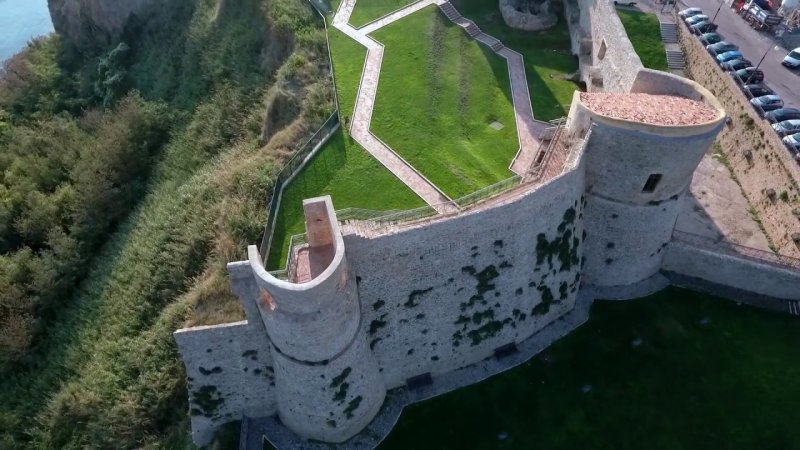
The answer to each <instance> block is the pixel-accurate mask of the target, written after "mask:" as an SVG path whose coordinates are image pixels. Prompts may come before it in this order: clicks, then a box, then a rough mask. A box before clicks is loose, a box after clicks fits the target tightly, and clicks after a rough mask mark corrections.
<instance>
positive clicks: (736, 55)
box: [717, 50, 744, 63]
mask: <svg viewBox="0 0 800 450" xmlns="http://www.w3.org/2000/svg"><path fill="white" fill-rule="evenodd" d="M734 59H744V55H742V52H740V51H739V50H730V51H727V52H725V53H720V54H719V55H717V62H720V63H724V62H727V61H733V60H734Z"/></svg>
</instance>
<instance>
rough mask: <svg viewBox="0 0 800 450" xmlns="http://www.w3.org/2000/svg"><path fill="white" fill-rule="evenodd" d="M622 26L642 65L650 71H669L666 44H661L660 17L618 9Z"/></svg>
mask: <svg viewBox="0 0 800 450" xmlns="http://www.w3.org/2000/svg"><path fill="white" fill-rule="evenodd" d="M617 13H618V14H619V18H620V20H622V25H624V26H625V31H626V32H627V33H628V38H629V39H630V40H631V44H633V49H634V50H636V53H637V54H638V55H639V58H640V59H641V60H642V65H644V66H645V67H647V68H649V69H656V70H667V68H668V67H667V55H666V53H665V52H664V43H663V42H661V29H660V27H659V25H658V16H656V15H655V14H646V13H642V12H638V11H625V10H621V9H618V10H617Z"/></svg>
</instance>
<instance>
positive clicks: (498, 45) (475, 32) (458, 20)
mask: <svg viewBox="0 0 800 450" xmlns="http://www.w3.org/2000/svg"><path fill="white" fill-rule="evenodd" d="M439 9H441V10H442V12H443V13H444V15H445V16H447V18H448V19H449V20H450V21H451V22H453V23H455V24H456V25H458V26H460V27H462V28H463V29H464V30H465V31H466V32H467V34H468V35H469V37H471V38H473V39H476V40H478V41H481V42H483V43H484V44H486V45H488V46H489V47H491V49H492V50H493V51H494V52H499V51H500V50H502V49H503V47H505V46H504V45H503V43H502V42H500V41H499V40H497V39H495V38H493V37H491V36H489V35H487V34H485V33H484V32H483V31H481V29H480V28H478V26H477V25H475V22H473V21H471V20H469V19H467V18H465V17H464V16H462V15H461V14H460V13H459V12H458V10H457V9H456V8H455V7H454V6H453V5H452V4H451V3H450V2H444V3H441V4H439Z"/></svg>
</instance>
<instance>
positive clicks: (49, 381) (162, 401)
mask: <svg viewBox="0 0 800 450" xmlns="http://www.w3.org/2000/svg"><path fill="white" fill-rule="evenodd" d="M213 6H214V5H213V2H197V7H198V8H199V9H198V11H197V14H196V15H195V17H196V18H197V20H199V21H200V23H196V22H193V23H192V24H190V25H189V27H188V30H184V28H179V25H180V26H183V25H181V24H176V25H175V26H176V28H178V29H179V31H180V30H184V31H180V32H179V33H178V36H175V38H176V39H182V40H183V43H181V44H179V45H178V47H180V46H183V45H185V46H186V48H188V47H195V48H196V49H198V50H200V51H202V49H207V50H208V51H209V52H210V53H213V54H217V52H220V51H223V50H220V48H222V47H224V51H223V52H224V53H226V54H227V55H228V56H227V57H228V58H231V59H237V60H239V64H238V65H234V66H231V67H227V68H225V67H222V68H219V69H220V70H228V69H230V70H234V71H235V72H236V73H235V74H231V75H229V74H225V73H214V74H209V73H208V72H206V71H197V72H195V71H191V70H187V71H186V72H185V73H182V74H181V78H184V79H185V81H186V84H192V85H195V84H196V83H200V84H208V83H215V84H216V82H215V80H219V78H217V76H219V77H221V78H223V79H225V80H229V81H232V82H233V83H235V84H237V85H238V86H237V88H231V87H230V86H227V87H226V86H223V85H216V88H215V89H214V90H215V91H217V93H216V94H209V93H208V92H203V91H202V90H195V89H192V90H191V91H190V92H188V93H187V94H185V95H183V94H177V96H176V97H172V98H173V99H176V98H177V99H179V100H180V99H183V100H185V101H186V103H192V104H199V107H197V108H196V109H195V108H193V112H191V113H187V122H188V124H187V125H186V126H185V127H183V128H181V129H180V130H177V129H176V130H175V135H174V137H173V140H172V141H171V143H170V144H169V145H168V146H167V148H166V149H165V150H164V153H163V157H162V159H161V160H160V161H159V163H158V164H157V165H156V167H154V168H153V173H154V176H153V178H152V182H151V184H150V185H149V189H148V193H147V195H146V196H145V197H144V198H143V199H142V200H141V202H140V204H139V205H138V207H137V209H136V211H134V212H132V213H131V215H130V216H129V217H128V218H127V220H125V221H124V222H123V223H121V224H120V225H119V228H118V230H117V231H116V232H115V233H113V234H112V235H111V236H109V239H108V241H107V242H106V244H105V246H104V247H103V248H102V249H101V250H100V251H98V254H97V255H96V256H95V258H94V260H93V262H92V269H91V271H90V273H89V274H88V275H87V277H86V279H85V280H83V282H82V283H81V284H80V286H79V287H78V288H77V292H76V293H75V294H74V295H73V296H70V297H69V298H64V299H63V308H62V309H61V310H59V311H58V320H56V321H53V323H49V324H48V328H47V330H46V331H45V333H44V334H45V335H46V336H45V338H43V340H42V342H41V343H40V345H39V346H38V348H37V350H36V352H35V353H34V354H32V355H31V357H30V358H29V360H28V361H27V362H26V363H25V364H24V365H20V366H19V367H16V370H15V371H14V372H12V373H9V374H3V375H2V376H0V404H2V405H3V407H2V408H0V448H3V449H5V448H15V449H16V448H31V449H53V448H69V449H71V448H120V449H124V448H144V449H155V448H169V449H179V448H194V446H193V445H192V444H191V442H190V434H189V427H188V414H187V411H188V405H187V400H186V386H185V382H184V373H183V366H182V363H181V360H180V357H179V355H178V354H177V351H176V349H175V342H174V340H173V338H172V332H173V331H174V330H175V329H176V328H179V327H180V326H181V325H183V324H184V323H185V320H186V318H187V316H193V313H192V310H193V309H195V308H197V307H198V306H199V305H204V304H205V305H214V306H213V307H211V306H207V308H208V309H213V308H214V307H216V308H225V307H227V306H230V305H233V306H234V308H233V309H235V310H236V311H230V314H231V315H233V316H235V315H236V314H237V313H238V314H239V317H241V315H240V314H241V311H240V307H238V306H237V305H236V300H235V298H234V297H233V296H232V295H231V293H230V291H229V287H228V283H227V279H226V277H225V275H224V273H225V272H224V267H225V263H226V262H227V261H231V260H233V261H235V260H238V259H241V258H243V257H244V256H245V254H244V249H245V245H246V244H247V243H252V242H255V241H257V240H258V237H259V234H260V231H261V230H262V229H263V211H264V210H263V207H264V204H263V199H264V193H265V192H268V190H269V189H270V187H271V184H272V180H273V179H274V175H275V173H276V170H275V166H276V164H275V161H274V160H273V155H276V154H280V150H281V149H283V148H285V145H283V144H281V143H276V144H275V145H273V143H272V141H271V142H270V143H269V144H268V145H267V146H266V147H264V146H262V145H261V144H260V143H259V141H258V139H259V131H260V125H261V123H263V120H264V117H263V110H264V106H263V104H264V99H265V97H266V95H265V92H264V91H265V90H266V88H267V86H268V85H267V83H268V82H269V80H268V78H269V79H272V78H276V79H277V81H276V83H277V82H279V81H281V80H283V78H284V77H285V76H291V77H292V78H291V80H290V81H291V83H292V85H293V86H296V87H302V86H308V80H304V79H301V78H296V77H294V76H292V75H290V72H291V68H288V70H285V71H281V72H279V73H278V75H277V76H276V75H275V74H274V73H270V72H268V71H265V69H269V68H268V67H265V66H263V65H262V64H260V63H261V62H262V61H261V58H260V56H261V55H263V54H264V53H262V52H260V51H258V52H251V50H252V49H253V47H254V45H252V43H253V41H252V40H249V39H250V38H251V36H252V33H256V34H259V33H262V30H260V29H255V28H254V26H253V21H257V22H259V21H260V22H259V23H261V24H266V23H267V20H266V18H265V17H264V15H263V14H264V13H263V12H262V11H263V10H262V9H261V8H262V7H263V6H264V4H263V3H261V2H259V1H257V0H254V1H247V2H240V4H238V7H237V8H236V9H235V10H234V11H235V12H237V13H241V14H236V15H233V16H230V17H229V16H225V17H218V21H217V22H216V26H210V27H205V29H202V28H203V27H204V25H207V23H206V22H204V20H203V18H204V17H209V14H207V13H208V12H210V11H211V8H212V7H213ZM272 7H273V8H270V9H269V14H270V18H272V19H273V21H272V22H273V23H275V24H276V26H277V25H280V26H281V27H283V29H285V30H291V31H292V32H294V33H293V34H294V36H295V37H297V40H298V41H300V40H302V42H303V44H302V45H303V46H307V47H303V49H308V48H309V47H311V46H313V45H315V44H320V42H319V40H318V39H319V38H320V37H322V38H323V39H322V43H324V34H323V33H322V32H321V30H320V27H319V23H318V22H317V21H316V20H317V18H316V16H315V15H312V14H311V11H310V10H309V9H308V5H307V4H306V3H305V1H304V0H285V1H282V2H280V5H275V4H274V3H273V4H272ZM277 7H279V8H280V9H278V10H276V9H275V8H277ZM204 8H209V9H204ZM243 18H246V20H243ZM276 18H278V19H280V22H277V21H276ZM196 25H199V26H196ZM301 28H303V30H301ZM300 31H303V34H302V35H301V34H300ZM270 37H275V38H276V39H277V38H278V37H283V38H284V39H285V38H286V36H277V35H270ZM289 37H291V36H289ZM257 38H258V37H256V39H257ZM236 43H238V45H235V44H236ZM298 46H300V44H298ZM272 49H273V50H274V47H273V48H272ZM303 49H300V50H298V52H302V53H303V54H305V55H309V56H310V57H313V52H310V51H305V50H303ZM176 52H178V53H180V52H179V51H178V50H176ZM237 52H239V53H237ZM241 52H244V54H242V53H241ZM190 53H191V52H188V51H187V54H190ZM148 54H150V53H149V52H148ZM274 56H277V55H274ZM137 61H138V63H137V64H139V63H141V64H144V65H147V64H150V66H151V68H152V69H153V70H152V72H154V73H155V72H159V69H160V68H163V67H160V64H161V63H160V62H151V63H148V62H147V60H142V59H139V60H137ZM244 61H249V64H244ZM218 62H219V64H221V65H225V60H222V61H218ZM272 63H273V64H275V66H277V65H278V64H280V63H281V61H280V60H279V59H275V60H273V61H272ZM275 66H273V69H277V67H275ZM313 67H318V69H319V70H318V71H319V72H322V71H323V70H324V66H322V65H320V64H314V65H313ZM216 69H218V67H210V68H209V71H212V72H216ZM136 70H141V71H142V72H148V70H145V69H144V68H143V66H141V67H138V69H136ZM176 70H177V69H176ZM304 73H307V75H306V76H307V77H309V78H312V79H314V80H315V82H316V81H319V80H322V81H321V82H320V86H318V88H319V89H322V90H325V88H326V86H324V80H325V77H324V76H322V75H319V74H315V73H311V72H308V71H304ZM281 74H284V75H281ZM251 77H253V78H251ZM200 78H202V82H198V79H200ZM248 78H250V79H251V81H250V82H246V81H245V80H246V79H248ZM137 81H141V80H138V79H137ZM281 82H282V83H284V85H285V84H289V82H286V80H283V81H281ZM145 84H146V83H145ZM168 84H169V83H166V84H165V85H164V86H167V85H168ZM314 86H316V85H314ZM314 86H311V87H312V88H313V87H314ZM283 88H284V89H285V87H283ZM159 89H160V88H152V89H145V91H148V92H150V93H151V94H152V95H154V96H158V95H160V94H159V93H158V92H156V91H159ZM165 89H167V90H169V89H171V88H169V89H168V88H165ZM315 103H316V104H317V105H316V106H318V107H323V108H325V109H328V108H329V106H330V105H326V104H324V101H322V100H319V99H317V101H316V102H315ZM313 106H315V105H309V107H313ZM304 118H307V119H308V120H311V119H312V118H314V119H316V118H317V117H316V116H313V117H312V115H311V114H309V116H308V117H305V116H304ZM320 122H321V120H320ZM310 126H312V125H311V124H309V127H310ZM293 131H294V135H291V133H292V132H293ZM304 136H305V137H307V130H306V129H305V128H304V127H303V126H301V125H298V126H295V127H290V128H289V129H287V133H286V134H285V135H283V137H282V139H283V140H284V141H288V142H295V141H297V140H300V139H302V138H303V137H304ZM274 140H277V137H276V138H273V141H274ZM195 277H197V278H196V279H195ZM228 319H231V316H229V317H228ZM233 320H236V319H235V318H234V319H233Z"/></svg>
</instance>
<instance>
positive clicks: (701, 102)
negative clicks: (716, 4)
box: [567, 70, 725, 286]
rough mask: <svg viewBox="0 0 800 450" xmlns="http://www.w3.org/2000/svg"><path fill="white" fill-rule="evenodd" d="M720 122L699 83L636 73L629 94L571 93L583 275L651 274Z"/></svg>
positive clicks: (627, 277) (602, 280)
mask: <svg viewBox="0 0 800 450" xmlns="http://www.w3.org/2000/svg"><path fill="white" fill-rule="evenodd" d="M724 120H725V112H724V111H723V110H722V108H721V107H720V105H719V103H718V102H717V100H716V99H715V98H714V97H713V96H712V95H711V93H709V92H708V91H707V90H706V89H704V88H703V87H702V86H700V85H698V84H697V83H694V82H693V81H690V80H686V79H683V78H680V77H677V76H674V75H671V74H668V73H664V72H657V71H652V70H643V71H640V72H639V74H638V75H637V78H636V80H635V81H634V84H633V87H632V89H631V92H630V93H627V94H618V93H615V94H610V93H591V94H589V93H576V95H575V98H574V100H573V104H572V108H571V110H570V120H569V123H568V125H567V126H568V130H569V133H571V134H572V135H586V133H587V132H588V135H587V142H586V146H585V152H586V155H585V157H586V193H587V206H586V212H585V215H586V231H587V240H586V245H587V247H586V254H587V264H586V267H585V273H584V276H585V280H586V281H587V282H589V283H592V284H596V285H604V286H613V285H626V284H632V283H636V282H638V281H641V280H643V279H645V278H647V277H649V276H651V275H653V274H655V273H656V272H657V271H658V270H659V269H660V267H661V260H662V254H663V249H664V248H665V247H666V244H667V243H668V242H669V241H670V239H671V237H672V230H673V228H674V226H675V221H676V220H677V216H678V213H679V211H680V208H681V199H682V196H683V195H684V193H685V192H686V191H687V190H688V188H689V185H690V184H691V181H692V175H693V173H694V170H695V168H696V167H697V165H698V164H699V163H700V160H701V159H702V158H703V155H704V154H705V153H706V151H707V150H708V148H709V147H710V146H711V144H712V143H713V142H714V139H715V138H716V136H717V134H718V133H719V130H720V129H721V128H722V126H723V123H724Z"/></svg>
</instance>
